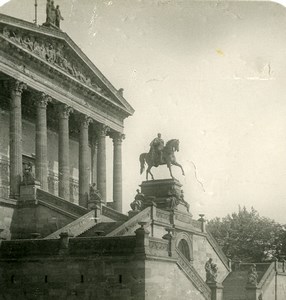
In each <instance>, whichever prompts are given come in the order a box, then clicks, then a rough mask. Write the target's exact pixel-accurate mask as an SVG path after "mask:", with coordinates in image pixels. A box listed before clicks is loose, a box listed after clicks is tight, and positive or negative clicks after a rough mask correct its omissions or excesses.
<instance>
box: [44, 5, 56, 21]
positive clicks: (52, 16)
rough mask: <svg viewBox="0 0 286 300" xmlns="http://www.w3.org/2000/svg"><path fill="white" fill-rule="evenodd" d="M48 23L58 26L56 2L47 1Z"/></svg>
mask: <svg viewBox="0 0 286 300" xmlns="http://www.w3.org/2000/svg"><path fill="white" fill-rule="evenodd" d="M46 15H47V17H46V23H48V24H53V25H55V24H56V8H55V3H54V0H47V4H46Z"/></svg>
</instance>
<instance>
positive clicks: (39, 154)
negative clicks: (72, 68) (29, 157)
mask: <svg viewBox="0 0 286 300" xmlns="http://www.w3.org/2000/svg"><path fill="white" fill-rule="evenodd" d="M50 100H51V97H49V96H47V95H46V94H44V93H43V94H42V95H41V96H40V98H39V99H37V100H36V106H37V121H36V166H35V173H36V179H37V180H38V181H39V182H40V184H41V188H42V189H43V190H47V189H48V158H47V153H48V150H47V147H48V142H47V105H48V101H50Z"/></svg>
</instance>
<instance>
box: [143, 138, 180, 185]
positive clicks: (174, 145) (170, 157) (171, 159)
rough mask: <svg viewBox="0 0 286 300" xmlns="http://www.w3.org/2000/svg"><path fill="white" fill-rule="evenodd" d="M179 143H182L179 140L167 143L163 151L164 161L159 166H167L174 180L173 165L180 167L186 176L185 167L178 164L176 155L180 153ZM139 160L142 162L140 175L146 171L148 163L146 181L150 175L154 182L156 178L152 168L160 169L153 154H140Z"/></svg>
mask: <svg viewBox="0 0 286 300" xmlns="http://www.w3.org/2000/svg"><path fill="white" fill-rule="evenodd" d="M179 143H180V142H179V140H176V139H173V140H170V141H168V142H167V143H166V146H165V147H164V149H163V161H162V162H161V163H160V164H159V165H167V167H168V169H169V171H170V175H171V177H172V178H174V176H173V174H172V170H171V166H172V165H174V166H177V167H180V168H181V170H182V174H183V175H185V172H184V170H183V167H182V166H181V165H180V164H179V163H177V162H176V157H175V154H174V153H175V151H179ZM139 160H140V174H142V173H143V171H144V169H145V163H147V165H148V168H147V170H146V180H148V174H150V175H151V177H152V180H154V176H153V174H152V173H151V168H152V167H158V164H156V163H155V162H154V160H153V157H152V153H151V152H150V151H149V153H142V154H140V157H139Z"/></svg>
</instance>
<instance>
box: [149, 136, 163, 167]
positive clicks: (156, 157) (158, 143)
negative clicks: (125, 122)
mask: <svg viewBox="0 0 286 300" xmlns="http://www.w3.org/2000/svg"><path fill="white" fill-rule="evenodd" d="M150 147H151V149H150V152H151V155H152V159H153V161H154V163H155V165H160V164H161V163H163V149H164V141H163V139H162V138H161V133H158V134H157V137H156V138H154V140H153V141H152V142H151V143H150Z"/></svg>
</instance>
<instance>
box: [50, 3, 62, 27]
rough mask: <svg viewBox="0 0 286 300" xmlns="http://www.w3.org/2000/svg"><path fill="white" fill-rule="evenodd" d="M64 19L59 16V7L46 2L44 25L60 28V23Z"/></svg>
mask: <svg viewBox="0 0 286 300" xmlns="http://www.w3.org/2000/svg"><path fill="white" fill-rule="evenodd" d="M63 19H64V18H63V17H62V15H61V11H60V6H59V5H57V7H55V3H54V1H53V0H47V4H46V23H47V24H52V25H55V26H57V27H58V28H60V22H61V20H63Z"/></svg>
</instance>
